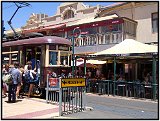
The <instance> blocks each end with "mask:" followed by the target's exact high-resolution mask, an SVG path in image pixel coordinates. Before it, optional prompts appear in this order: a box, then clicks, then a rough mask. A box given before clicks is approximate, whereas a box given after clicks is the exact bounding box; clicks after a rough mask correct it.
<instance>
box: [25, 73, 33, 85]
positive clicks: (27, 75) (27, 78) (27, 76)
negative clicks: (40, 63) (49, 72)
mask: <svg viewBox="0 0 160 121" xmlns="http://www.w3.org/2000/svg"><path fill="white" fill-rule="evenodd" d="M24 80H25V82H27V83H28V82H30V81H31V80H32V77H31V76H30V71H26V72H25V76H24Z"/></svg>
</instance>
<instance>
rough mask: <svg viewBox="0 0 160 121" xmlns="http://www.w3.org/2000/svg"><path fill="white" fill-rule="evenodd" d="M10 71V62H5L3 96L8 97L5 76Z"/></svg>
mask: <svg viewBox="0 0 160 121" xmlns="http://www.w3.org/2000/svg"><path fill="white" fill-rule="evenodd" d="M8 73H9V64H5V65H4V67H3V69H2V89H3V90H2V92H3V96H2V97H7V94H6V93H7V84H6V83H5V82H4V80H3V77H4V76H5V75H6V74H8Z"/></svg>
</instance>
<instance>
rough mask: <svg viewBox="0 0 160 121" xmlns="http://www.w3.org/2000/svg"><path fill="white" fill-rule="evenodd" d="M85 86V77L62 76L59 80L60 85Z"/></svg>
mask: <svg viewBox="0 0 160 121" xmlns="http://www.w3.org/2000/svg"><path fill="white" fill-rule="evenodd" d="M84 86H86V79H85V78H66V79H65V78H64V79H62V81H61V87H84Z"/></svg>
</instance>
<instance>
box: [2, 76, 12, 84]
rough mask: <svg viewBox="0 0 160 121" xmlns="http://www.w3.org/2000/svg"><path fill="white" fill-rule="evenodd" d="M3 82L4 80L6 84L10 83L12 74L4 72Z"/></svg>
mask: <svg viewBox="0 0 160 121" xmlns="http://www.w3.org/2000/svg"><path fill="white" fill-rule="evenodd" d="M2 80H3V82H5V83H6V84H11V83H12V80H13V78H12V74H5V75H3V77H2Z"/></svg>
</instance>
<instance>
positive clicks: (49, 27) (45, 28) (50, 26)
mask: <svg viewBox="0 0 160 121" xmlns="http://www.w3.org/2000/svg"><path fill="white" fill-rule="evenodd" d="M65 26H66V24H64V23H63V24H56V25H49V26H44V28H43V29H41V30H48V29H57V28H61V27H65Z"/></svg>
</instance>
